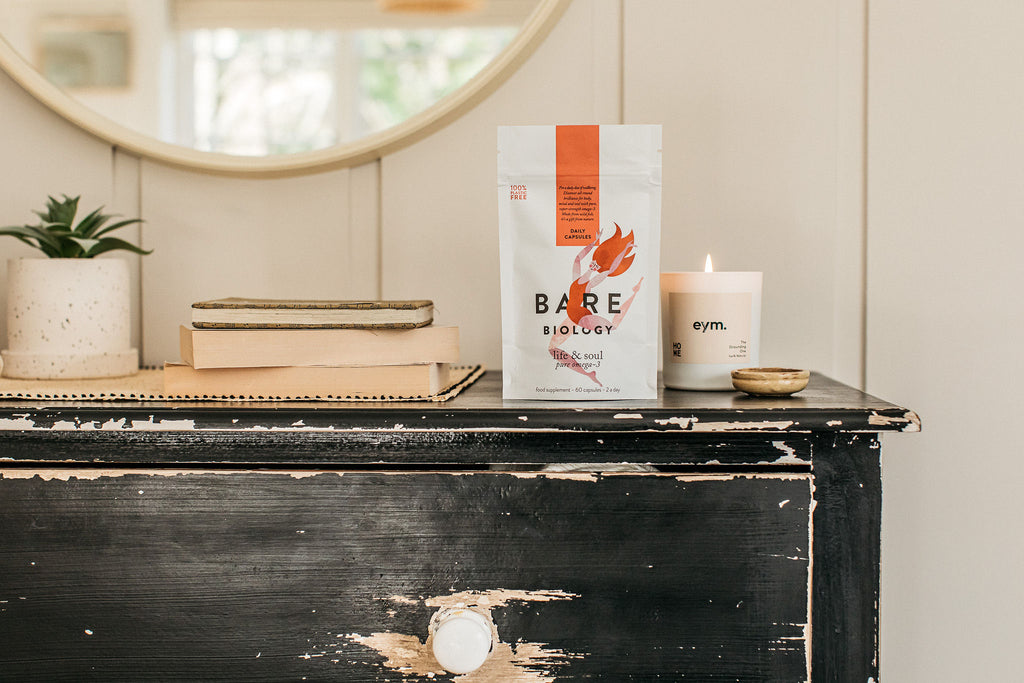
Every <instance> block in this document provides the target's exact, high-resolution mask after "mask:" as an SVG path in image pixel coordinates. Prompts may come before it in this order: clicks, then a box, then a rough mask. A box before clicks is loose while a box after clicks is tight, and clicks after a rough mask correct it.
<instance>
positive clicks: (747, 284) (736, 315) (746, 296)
mask: <svg viewBox="0 0 1024 683" xmlns="http://www.w3.org/2000/svg"><path fill="white" fill-rule="evenodd" d="M762 275H763V274H762V273H752V272H747V273H719V272H715V271H714V268H713V267H712V264H711V255H710V254H708V258H707V261H706V262H705V265H704V272H703V273H662V274H661V326H662V339H663V341H664V358H665V363H664V368H663V377H664V381H665V386H666V387H670V388H672V389H699V390H723V389H732V377H731V375H730V373H731V372H732V371H733V370H737V369H739V368H747V367H751V366H756V365H757V363H758V352H759V350H760V349H759V347H760V336H761V280H762Z"/></svg>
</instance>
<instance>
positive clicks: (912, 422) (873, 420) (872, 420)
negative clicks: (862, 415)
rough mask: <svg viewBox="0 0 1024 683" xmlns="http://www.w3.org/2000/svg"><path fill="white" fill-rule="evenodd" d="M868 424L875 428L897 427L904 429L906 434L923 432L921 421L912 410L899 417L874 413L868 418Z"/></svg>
mask: <svg viewBox="0 0 1024 683" xmlns="http://www.w3.org/2000/svg"><path fill="white" fill-rule="evenodd" d="M868 424H869V425H871V426H873V427H890V426H894V425H895V426H897V427H902V428H903V431H905V432H919V431H921V419H920V418H919V417H918V416H917V414H916V413H914V412H913V411H910V410H908V411H907V412H905V413H903V415H900V416H898V417H897V416H894V415H879V414H878V413H876V412H872V413H871V414H870V415H869V416H868Z"/></svg>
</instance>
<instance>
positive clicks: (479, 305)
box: [381, 0, 619, 368]
mask: <svg viewBox="0 0 1024 683" xmlns="http://www.w3.org/2000/svg"><path fill="white" fill-rule="evenodd" d="M618 11H619V4H618V2H614V1H612V2H607V1H605V0H588V1H587V2H575V3H573V5H572V6H570V7H569V9H568V10H567V11H566V13H565V15H564V16H563V17H562V19H561V20H560V21H559V23H558V25H557V26H556V27H555V28H554V29H553V30H552V32H551V34H550V35H549V36H548V38H547V40H545V41H544V43H543V44H542V45H541V46H540V47H539V48H538V49H537V51H536V52H535V53H534V54H533V56H531V57H530V58H529V59H528V60H527V61H526V62H525V63H524V64H523V65H522V67H521V68H520V69H519V70H518V71H517V72H516V73H515V74H514V75H513V76H512V77H511V78H509V79H508V81H506V82H505V83H504V84H503V85H502V86H501V87H500V88H499V89H498V90H497V91H496V92H495V93H494V94H492V95H491V96H490V97H488V98H487V99H486V100H485V101H484V102H482V103H481V104H479V105H478V106H477V107H476V108H474V109H473V110H471V111H470V112H468V113H467V114H466V115H464V116H463V117H462V118H460V119H459V120H458V121H456V122H454V123H453V124H451V125H449V126H448V127H446V128H444V129H442V130H441V131H439V132H437V133H436V134H434V135H431V136H430V137H428V138H426V139H424V140H422V141H420V142H419V143H417V144H415V145H413V146H411V147H408V148H406V149H404V150H402V151H400V152H398V153H396V154H392V155H390V156H388V157H385V158H384V159H383V161H382V164H383V165H382V192H383V194H382V200H381V201H382V245H383V252H382V276H383V294H384V296H386V297H390V298H407V297H415V298H418V297H424V298H430V299H433V300H434V303H435V305H436V307H437V318H438V320H439V321H441V322H446V323H449V324H455V325H458V326H459V327H460V337H461V342H462V359H463V361H464V362H470V363H480V362H482V363H486V364H487V365H488V366H489V367H492V368H497V367H499V366H500V364H501V362H500V356H501V311H500V306H499V301H498V300H499V292H498V207H497V192H496V189H495V188H496V184H497V166H496V164H497V161H496V159H497V142H496V140H497V130H496V129H497V126H499V125H506V124H508V125H522V124H552V123H616V122H617V118H618V106H617V102H618V99H619V98H618V96H617V95H616V94H615V93H617V91H618V87H619V80H618V76H617V72H618V70H617V67H615V60H602V61H601V63H600V64H599V63H598V62H597V61H596V60H594V59H593V55H594V53H595V51H597V50H607V51H608V54H610V55H617V54H618V49H619V48H618V35H619V33H618V28H617V22H616V21H614V17H616V16H617V13H618ZM609 17H611V18H612V20H609V19H608V18H609Z"/></svg>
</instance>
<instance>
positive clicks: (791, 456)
mask: <svg viewBox="0 0 1024 683" xmlns="http://www.w3.org/2000/svg"><path fill="white" fill-rule="evenodd" d="M772 447H773V448H775V449H777V450H780V451H782V452H783V453H785V455H783V456H780V457H779V458H776V459H775V460H774V461H773V462H772V463H771V464H773V465H805V464H807V463H808V462H809V461H808V460H805V459H803V458H801V457H800V456H799V455H797V452H796V449H795V448H793V447H792V446H790V445H789V444H787V443H786V442H785V441H772Z"/></svg>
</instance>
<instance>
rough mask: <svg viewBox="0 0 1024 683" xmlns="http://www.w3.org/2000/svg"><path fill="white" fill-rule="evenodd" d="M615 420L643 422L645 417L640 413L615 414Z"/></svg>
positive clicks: (613, 416) (613, 417)
mask: <svg viewBox="0 0 1024 683" xmlns="http://www.w3.org/2000/svg"><path fill="white" fill-rule="evenodd" d="M612 419H614V420H642V419H644V416H643V415H642V414H640V413H615V414H614V415H612Z"/></svg>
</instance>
